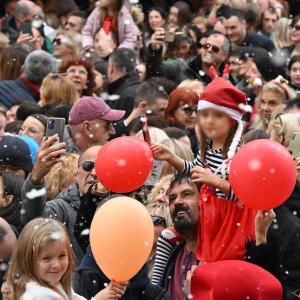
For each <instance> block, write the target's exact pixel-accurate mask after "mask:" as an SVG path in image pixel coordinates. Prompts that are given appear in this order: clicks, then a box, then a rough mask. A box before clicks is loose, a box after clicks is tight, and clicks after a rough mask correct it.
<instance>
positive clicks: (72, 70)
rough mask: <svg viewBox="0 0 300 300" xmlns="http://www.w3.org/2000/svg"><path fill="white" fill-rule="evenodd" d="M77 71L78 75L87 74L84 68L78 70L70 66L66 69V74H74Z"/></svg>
mask: <svg viewBox="0 0 300 300" xmlns="http://www.w3.org/2000/svg"><path fill="white" fill-rule="evenodd" d="M77 72H78V73H79V75H83V76H87V75H88V72H87V71H86V70H82V69H80V70H78V69H77V68H72V67H71V68H69V69H68V70H67V73H68V74H76V73H77Z"/></svg>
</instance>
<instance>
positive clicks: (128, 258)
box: [90, 197, 154, 282]
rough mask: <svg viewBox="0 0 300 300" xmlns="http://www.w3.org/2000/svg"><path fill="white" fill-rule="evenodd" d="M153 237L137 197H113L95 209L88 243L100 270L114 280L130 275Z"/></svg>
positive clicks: (141, 262)
mask: <svg viewBox="0 0 300 300" xmlns="http://www.w3.org/2000/svg"><path fill="white" fill-rule="evenodd" d="M153 240H154V226H153V222H152V219H151V216H150V214H149V212H148V210H147V209H146V208H145V207H144V206H143V205H142V204H141V203H140V202H138V201H137V200H135V199H132V198H128V197H117V198H114V199H111V200H109V201H108V202H106V203H105V204H103V205H102V206H101V207H100V208H99V210H98V211H97V212H96V214H95V216H94V219H93V222H92V225H91V228H90V243H91V248H92V252H93V255H94V257H95V260H96V262H97V264H98V266H99V267H100V269H101V270H102V272H103V273H104V274H105V275H106V276H107V277H108V278H109V279H110V280H114V281H116V282H123V281H127V280H129V279H131V278H132V277H133V276H134V275H136V274H137V273H138V271H139V270H140V269H141V268H142V266H143V265H144V264H145V262H146V261H147V259H148V257H149V255H150V252H151V249H152V246H153Z"/></svg>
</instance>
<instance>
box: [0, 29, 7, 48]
mask: <svg viewBox="0 0 300 300" xmlns="http://www.w3.org/2000/svg"><path fill="white" fill-rule="evenodd" d="M8 45H9V39H8V37H7V36H6V35H5V34H4V33H3V32H0V52H1V51H2V50H3V49H4V48H7V47H8Z"/></svg>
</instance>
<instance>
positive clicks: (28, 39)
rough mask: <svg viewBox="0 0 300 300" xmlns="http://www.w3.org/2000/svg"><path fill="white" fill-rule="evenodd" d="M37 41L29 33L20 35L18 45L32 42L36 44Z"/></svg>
mask: <svg viewBox="0 0 300 300" xmlns="http://www.w3.org/2000/svg"><path fill="white" fill-rule="evenodd" d="M35 41H36V38H35V37H33V36H32V35H30V34H28V33H22V32H21V33H20V35H19V37H18V39H17V41H16V43H23V42H31V43H34V42H35Z"/></svg>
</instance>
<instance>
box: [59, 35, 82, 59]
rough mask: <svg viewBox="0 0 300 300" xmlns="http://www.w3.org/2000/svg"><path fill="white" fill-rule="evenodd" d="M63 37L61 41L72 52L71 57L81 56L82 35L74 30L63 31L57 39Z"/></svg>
mask: <svg viewBox="0 0 300 300" xmlns="http://www.w3.org/2000/svg"><path fill="white" fill-rule="evenodd" d="M58 36H62V37H61V41H62V43H63V44H66V45H67V46H68V47H69V48H70V49H71V51H72V53H71V55H79V54H80V51H81V48H82V47H81V35H80V34H79V33H77V32H74V31H73V30H61V31H59V32H58V33H57V34H56V37H58Z"/></svg>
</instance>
